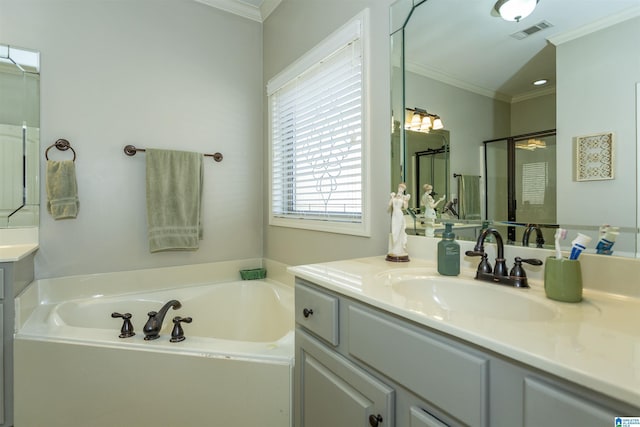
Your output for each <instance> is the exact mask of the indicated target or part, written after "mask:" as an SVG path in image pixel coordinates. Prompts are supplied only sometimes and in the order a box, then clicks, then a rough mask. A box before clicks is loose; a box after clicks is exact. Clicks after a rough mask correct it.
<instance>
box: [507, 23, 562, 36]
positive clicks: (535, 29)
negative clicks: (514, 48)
mask: <svg viewBox="0 0 640 427" xmlns="http://www.w3.org/2000/svg"><path fill="white" fill-rule="evenodd" d="M551 27H553V24H551V23H549V22H547V21H540V22H538V23H537V24H536V25H533V26H531V27H529V28H525V29H524V30H522V31H518V32H517V33H513V34H511V37H513V38H514V39H518V40H522V39H524V38H527V37H529V36H530V35H532V34H535V33H537V32H539V31H542V30H546V29H547V28H551Z"/></svg>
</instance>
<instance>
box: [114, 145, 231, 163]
mask: <svg viewBox="0 0 640 427" xmlns="http://www.w3.org/2000/svg"><path fill="white" fill-rule="evenodd" d="M138 151H143V152H144V151H147V150H145V149H144V148H136V147H134V146H133V145H127V146H125V147H124V154H126V155H127V156H135V154H136V153H137V152H138ZM203 156H205V157H213V160H215V161H216V162H221V161H222V158H223V157H222V153H213V154H203Z"/></svg>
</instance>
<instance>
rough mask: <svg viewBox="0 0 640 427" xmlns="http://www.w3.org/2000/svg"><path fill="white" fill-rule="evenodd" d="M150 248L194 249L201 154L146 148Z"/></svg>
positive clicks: (199, 235)
mask: <svg viewBox="0 0 640 427" xmlns="http://www.w3.org/2000/svg"><path fill="white" fill-rule="evenodd" d="M146 157H147V227H148V238H149V251H150V252H160V251H171V250H196V249H198V246H199V240H201V239H202V224H201V221H200V213H201V210H202V209H201V208H202V201H201V198H202V173H203V168H202V154H200V153H193V152H188V151H172V150H157V149H147V151H146Z"/></svg>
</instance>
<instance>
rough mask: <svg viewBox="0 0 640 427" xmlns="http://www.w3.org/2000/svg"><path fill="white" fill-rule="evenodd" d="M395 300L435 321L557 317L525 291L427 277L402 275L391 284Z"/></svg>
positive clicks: (435, 274) (494, 285) (426, 273)
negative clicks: (403, 299)
mask: <svg viewBox="0 0 640 427" xmlns="http://www.w3.org/2000/svg"><path fill="white" fill-rule="evenodd" d="M391 287H392V289H393V292H394V294H396V297H401V298H405V301H404V303H405V305H406V307H407V308H408V309H410V310H413V311H418V312H421V313H423V314H425V315H428V316H431V317H435V318H438V319H447V320H455V319H456V318H469V317H474V318H478V319H481V318H491V319H498V320H509V321H545V320H551V319H553V318H555V317H556V316H557V315H558V311H557V309H556V308H555V307H553V305H552V304H550V303H549V302H548V301H546V300H544V299H540V296H539V295H529V294H528V291H527V290H526V289H520V288H511V287H507V286H503V285H496V284H490V283H485V282H480V281H475V280H468V279H460V278H449V277H443V276H440V275H438V274H437V273H432V274H429V273H428V272H427V271H425V272H423V274H420V275H418V276H414V277H411V274H409V273H407V274H401V275H399V276H396V277H394V279H392V280H391Z"/></svg>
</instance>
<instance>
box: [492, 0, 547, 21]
mask: <svg viewBox="0 0 640 427" xmlns="http://www.w3.org/2000/svg"><path fill="white" fill-rule="evenodd" d="M538 1H539V0H498V1H497V2H496V4H495V6H493V8H494V9H495V10H496V12H498V14H499V15H500V17H501V18H502V19H504V20H505V21H515V22H520V20H522V19H524V18H526V17H527V16H529V15H531V13H532V12H533V10H534V9H535V8H536V5H537V4H538Z"/></svg>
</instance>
